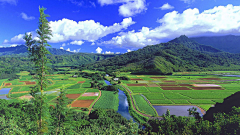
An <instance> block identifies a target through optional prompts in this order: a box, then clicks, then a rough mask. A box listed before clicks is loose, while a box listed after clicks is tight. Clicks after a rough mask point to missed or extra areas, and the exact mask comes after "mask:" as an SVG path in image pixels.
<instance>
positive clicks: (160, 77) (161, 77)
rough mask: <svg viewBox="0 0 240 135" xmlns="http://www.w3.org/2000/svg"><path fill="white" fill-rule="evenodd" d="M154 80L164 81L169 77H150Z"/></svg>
mask: <svg viewBox="0 0 240 135" xmlns="http://www.w3.org/2000/svg"><path fill="white" fill-rule="evenodd" d="M150 78H152V79H163V78H167V77H150Z"/></svg>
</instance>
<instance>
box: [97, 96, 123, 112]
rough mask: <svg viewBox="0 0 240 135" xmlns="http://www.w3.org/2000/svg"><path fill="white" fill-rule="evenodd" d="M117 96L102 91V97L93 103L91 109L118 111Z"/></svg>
mask: <svg viewBox="0 0 240 135" xmlns="http://www.w3.org/2000/svg"><path fill="white" fill-rule="evenodd" d="M118 102H119V100H118V94H114V92H112V91H102V95H101V97H100V98H99V100H98V101H97V102H96V103H95V105H94V106H93V108H103V109H114V110H115V111H117V110H118Z"/></svg>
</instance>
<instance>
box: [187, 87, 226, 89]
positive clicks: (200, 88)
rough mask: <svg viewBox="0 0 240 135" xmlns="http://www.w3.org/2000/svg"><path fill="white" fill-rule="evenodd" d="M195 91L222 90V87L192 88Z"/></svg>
mask: <svg viewBox="0 0 240 135" xmlns="http://www.w3.org/2000/svg"><path fill="white" fill-rule="evenodd" d="M192 89H194V90H222V88H221V87H192Z"/></svg>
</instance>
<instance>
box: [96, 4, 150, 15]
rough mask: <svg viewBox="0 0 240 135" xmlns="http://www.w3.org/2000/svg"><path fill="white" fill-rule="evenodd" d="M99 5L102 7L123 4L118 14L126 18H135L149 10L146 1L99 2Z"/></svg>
mask: <svg viewBox="0 0 240 135" xmlns="http://www.w3.org/2000/svg"><path fill="white" fill-rule="evenodd" d="M98 3H100V4H101V6H104V5H112V4H117V3H121V4H122V5H121V6H120V7H119V9H118V12H119V14H120V15H122V16H124V17H128V16H134V15H136V14H139V13H141V12H143V11H145V10H147V8H146V1H145V0H98Z"/></svg>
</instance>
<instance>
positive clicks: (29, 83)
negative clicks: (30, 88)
mask: <svg viewBox="0 0 240 135" xmlns="http://www.w3.org/2000/svg"><path fill="white" fill-rule="evenodd" d="M25 84H26V85H32V84H36V82H28V81H26V82H25Z"/></svg>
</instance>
